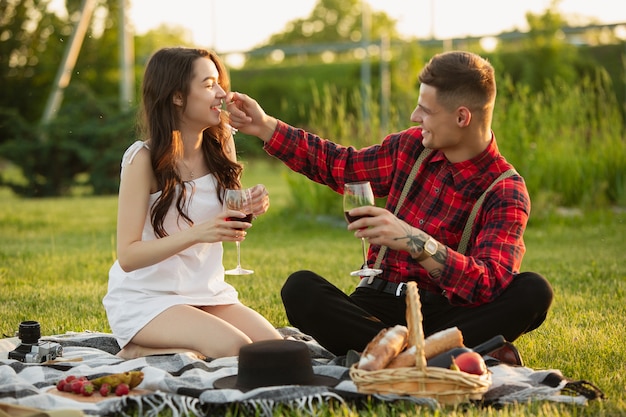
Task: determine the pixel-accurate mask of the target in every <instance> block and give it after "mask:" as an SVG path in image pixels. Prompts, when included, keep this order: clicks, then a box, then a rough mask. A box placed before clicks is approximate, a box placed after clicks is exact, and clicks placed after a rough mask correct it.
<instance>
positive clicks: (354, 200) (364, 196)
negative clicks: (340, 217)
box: [343, 181, 383, 277]
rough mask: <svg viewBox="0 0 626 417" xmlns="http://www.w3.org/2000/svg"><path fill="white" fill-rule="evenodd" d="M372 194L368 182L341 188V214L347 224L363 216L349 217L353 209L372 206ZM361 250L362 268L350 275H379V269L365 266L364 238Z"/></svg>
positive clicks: (346, 185) (350, 183)
mask: <svg viewBox="0 0 626 417" xmlns="http://www.w3.org/2000/svg"><path fill="white" fill-rule="evenodd" d="M374 203H375V201H374V193H373V191H372V187H371V185H370V183H369V181H360V182H349V183H346V184H344V188H343V213H344V216H345V217H346V221H347V222H348V223H352V222H354V221H356V220H359V219H360V218H362V217H363V216H359V217H356V216H350V215H348V212H349V211H350V210H352V209H353V208H357V207H363V206H373V205H374ZM361 249H362V250H363V268H361V269H359V270H358V271H352V272H351V273H350V275H352V276H360V277H373V276H376V275H379V274H381V273H382V272H383V271H382V270H381V269H374V268H370V267H369V266H367V249H366V247H365V238H361Z"/></svg>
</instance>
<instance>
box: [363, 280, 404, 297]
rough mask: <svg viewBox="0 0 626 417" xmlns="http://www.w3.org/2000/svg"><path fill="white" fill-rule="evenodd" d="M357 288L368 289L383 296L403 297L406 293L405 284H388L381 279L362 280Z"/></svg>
mask: <svg viewBox="0 0 626 417" xmlns="http://www.w3.org/2000/svg"><path fill="white" fill-rule="evenodd" d="M357 287H358V288H370V289H372V290H376V291H380V292H384V293H385V294H391V295H395V296H396V297H404V293H405V292H406V282H389V281H387V280H385V279H382V278H374V279H371V278H369V277H366V278H363V279H362V280H361V282H359V285H357Z"/></svg>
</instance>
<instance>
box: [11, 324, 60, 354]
mask: <svg viewBox="0 0 626 417" xmlns="http://www.w3.org/2000/svg"><path fill="white" fill-rule="evenodd" d="M17 335H18V337H19V339H20V341H21V342H22V343H20V344H19V345H18V346H17V347H16V348H15V350H12V351H10V352H9V359H16V360H18V361H20V362H25V363H42V362H46V361H49V360H52V359H55V358H56V357H57V356H62V355H63V347H62V346H61V345H60V344H58V343H54V342H40V341H39V338H40V337H41V328H40V326H39V322H37V321H32V320H31V321H23V322H21V323H20V327H19V331H18V334H17Z"/></svg>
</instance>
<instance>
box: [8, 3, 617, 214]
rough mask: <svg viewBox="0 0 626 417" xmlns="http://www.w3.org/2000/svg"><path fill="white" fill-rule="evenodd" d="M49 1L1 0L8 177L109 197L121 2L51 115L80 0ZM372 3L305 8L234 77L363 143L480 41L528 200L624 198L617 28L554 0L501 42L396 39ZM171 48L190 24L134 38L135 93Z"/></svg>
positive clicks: (541, 203) (119, 136) (246, 156)
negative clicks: (426, 81) (571, 20)
mask: <svg viewBox="0 0 626 417" xmlns="http://www.w3.org/2000/svg"><path fill="white" fill-rule="evenodd" d="M48 4H49V0H2V1H0V85H1V90H2V94H1V95H0V187H2V188H3V189H4V190H10V192H11V193H12V194H15V195H18V196H22V197H45V196H67V195H77V194H79V195H84V194H95V195H103V194H114V193H116V192H117V187H118V180H119V162H120V159H121V156H122V153H123V151H124V150H125V149H126V147H127V146H128V145H129V144H130V143H132V142H133V141H134V140H136V139H137V136H136V135H137V134H136V132H135V118H136V103H131V106H130V108H128V106H124V105H120V78H121V76H122V74H121V70H120V64H119V60H120V58H119V35H120V13H119V9H118V7H119V2H118V1H113V0H98V3H97V10H96V12H95V13H94V16H95V18H94V19H92V21H91V23H90V26H89V29H88V32H87V36H86V37H85V40H84V42H83V46H82V49H81V51H80V54H79V56H78V60H77V62H76V65H75V68H74V70H73V72H72V79H71V82H70V84H69V86H68V87H67V88H66V89H65V90H64V91H63V104H62V106H61V107H60V109H59V110H58V112H57V113H56V114H55V117H54V118H53V119H52V120H50V121H46V122H42V114H43V113H44V108H45V105H46V101H47V100H48V97H49V95H50V94H51V91H52V89H53V86H54V82H55V74H56V73H57V71H58V68H59V65H60V63H61V57H62V56H63V54H64V53H65V49H66V46H67V44H68V42H69V39H70V37H71V35H72V32H73V30H74V27H75V26H76V22H77V21H78V19H79V17H80V16H79V15H80V1H79V0H66V7H67V10H68V15H67V16H63V17H60V16H57V15H56V14H54V13H51V12H49V11H48ZM363 4H364V3H363V2H361V1H360V0H319V1H318V3H317V5H316V7H315V8H314V10H313V11H312V13H311V15H310V16H308V17H307V18H304V19H296V20H294V21H292V22H290V23H289V24H288V25H287V26H286V27H285V28H284V30H283V31H282V32H280V33H276V34H275V35H273V36H272V37H271V38H270V39H269V41H268V42H267V43H266V44H264V45H260V46H259V47H257V48H255V49H254V50H251V51H248V52H247V53H246V56H245V63H244V64H243V65H242V66H238V67H234V66H231V67H230V75H231V78H232V86H233V89H235V90H237V91H242V92H245V93H247V94H249V95H251V96H252V97H254V98H256V99H257V100H258V101H259V102H260V103H261V104H262V105H263V107H264V108H265V110H266V112H267V113H269V114H272V115H274V116H276V117H279V118H280V119H282V120H284V121H286V122H288V123H291V124H294V125H296V126H298V127H303V128H306V129H309V130H311V131H313V132H315V133H317V134H319V135H320V136H323V137H328V138H331V139H333V140H335V141H336V142H339V143H342V144H345V145H352V146H356V147H361V146H367V145H370V144H373V143H377V142H379V141H380V140H381V139H382V138H383V137H384V135H385V134H387V133H390V132H393V131H398V130H401V129H404V128H406V127H408V126H409V125H410V124H411V123H410V121H409V115H410V113H411V111H412V110H413V108H414V106H415V103H416V100H417V95H418V87H419V86H418V84H417V74H418V72H419V70H420V69H421V67H422V66H423V65H424V63H425V62H426V61H427V60H428V59H429V58H430V57H431V56H432V55H434V54H436V53H438V52H442V51H444V50H450V49H464V50H469V51H473V52H477V53H479V54H481V55H483V56H485V57H487V58H488V59H489V60H490V61H491V62H492V63H493V65H494V66H495V68H496V72H497V74H498V87H499V90H498V99H497V106H496V112H495V116H494V123H493V129H494V131H495V134H496V137H497V138H498V145H499V147H500V150H501V151H502V153H503V154H504V155H505V156H506V157H507V159H508V160H509V161H510V162H512V163H513V164H514V165H515V166H516V167H517V168H518V170H519V171H520V173H522V175H524V177H525V178H526V181H527V183H528V187H529V190H530V192H531V196H532V197H533V201H534V204H535V207H539V211H540V212H541V211H543V212H549V211H550V210H553V209H555V208H556V207H561V206H565V207H587V206H592V207H597V206H621V207H624V206H626V146H625V135H624V125H625V124H624V120H625V115H624V103H625V102H626V96H625V93H626V77H625V61H624V57H625V53H626V44H625V41H624V39H620V38H619V36H617V34H615V33H614V32H611V31H610V30H608V29H607V28H606V27H603V26H600V25H598V26H594V25H589V26H587V27H585V29H584V30H581V29H580V28H578V29H577V30H576V31H575V33H574V32H573V29H575V28H572V27H571V26H570V25H569V24H568V22H567V21H565V20H564V18H563V17H562V16H561V14H560V13H559V12H558V2H555V3H553V6H551V8H549V9H547V10H545V11H544V12H543V13H541V14H536V15H535V14H532V13H529V14H527V16H526V18H527V21H528V24H529V27H530V31H529V32H527V33H520V32H507V33H502V34H500V35H499V36H498V42H497V46H495V48H487V47H486V46H485V44H484V43H483V41H484V40H481V39H478V38H465V39H455V40H437V39H402V38H401V37H400V36H399V35H398V33H397V31H396V29H395V22H394V21H393V19H391V18H389V17H388V16H386V15H385V14H384V13H382V12H376V13H372V14H371V16H369V18H370V19H368V21H369V22H370V24H369V25H368V26H364V24H363V19H362V16H363V13H364V10H365V9H364V8H363V7H364V6H363ZM607 30H608V31H607ZM175 45H186V46H202V45H193V44H192V42H191V37H190V34H189V33H188V32H187V31H186V30H185V29H184V28H181V27H171V26H167V25H164V26H161V27H159V28H157V29H155V30H153V31H151V32H148V33H146V34H143V35H141V36H134V42H133V46H134V66H133V68H134V82H135V84H134V85H135V87H134V88H135V90H136V92H135V97H139V87H140V85H141V78H142V73H143V68H144V66H145V63H146V61H147V60H148V59H149V57H150V55H151V54H152V53H153V52H154V51H155V50H157V49H158V48H161V47H165V46H175ZM218 52H220V51H218ZM224 58H225V59H226V61H227V62H228V58H229V57H228V56H225V57H224ZM365 76H367V78H365ZM364 80H365V81H366V82H364ZM236 140H237V146H238V152H239V154H240V158H241V159H242V160H243V161H250V160H253V159H254V158H267V157H264V156H263V151H262V149H261V143H260V141H258V140H255V139H252V138H247V137H246V136H245V135H241V134H238V135H237V136H236ZM285 175H289V184H291V189H292V194H293V198H294V201H302V200H303V199H308V200H310V201H311V202H313V201H314V202H315V203H310V204H306V205H305V206H308V207H311V210H312V211H314V212H315V213H316V214H326V213H340V210H337V209H336V207H335V206H336V204H337V200H338V199H337V198H336V196H334V195H332V191H328V190H325V189H324V190H320V189H318V188H316V187H315V185H314V184H313V185H306V186H305V185H304V184H305V183H306V182H307V181H308V180H306V179H304V178H301V177H299V176H297V175H295V174H294V175H291V174H285ZM335 210H337V211H335Z"/></svg>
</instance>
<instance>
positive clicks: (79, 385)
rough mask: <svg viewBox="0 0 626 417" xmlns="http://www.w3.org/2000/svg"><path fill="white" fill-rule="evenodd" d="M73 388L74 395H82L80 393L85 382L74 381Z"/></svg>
mask: <svg viewBox="0 0 626 417" xmlns="http://www.w3.org/2000/svg"><path fill="white" fill-rule="evenodd" d="M71 386H72V392H73V393H74V394H80V392H81V391H82V389H83V381H80V380H78V379H75V380H74V381H72V383H71Z"/></svg>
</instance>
